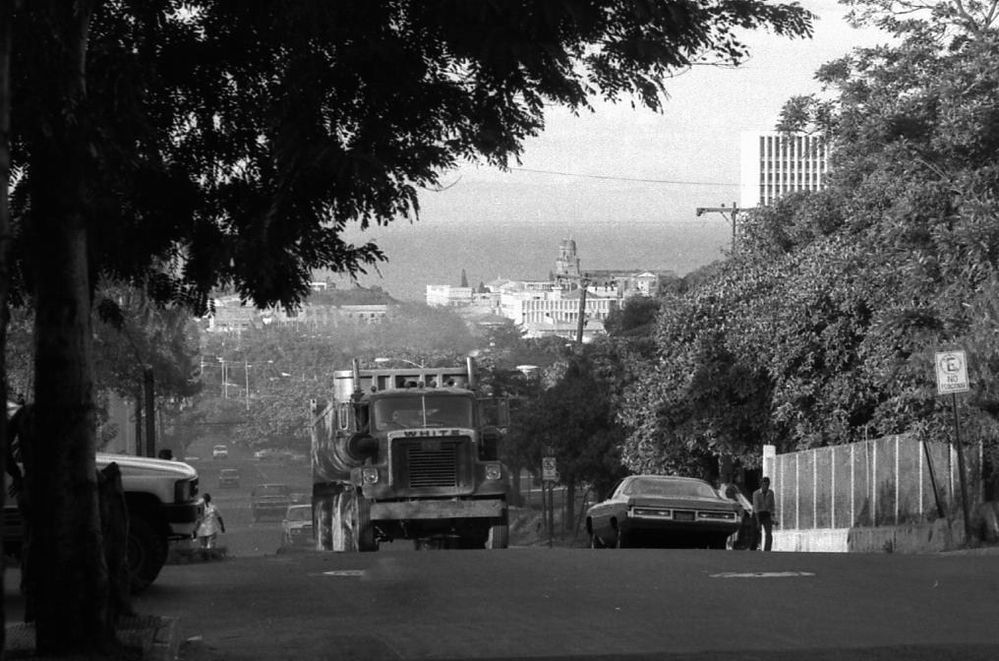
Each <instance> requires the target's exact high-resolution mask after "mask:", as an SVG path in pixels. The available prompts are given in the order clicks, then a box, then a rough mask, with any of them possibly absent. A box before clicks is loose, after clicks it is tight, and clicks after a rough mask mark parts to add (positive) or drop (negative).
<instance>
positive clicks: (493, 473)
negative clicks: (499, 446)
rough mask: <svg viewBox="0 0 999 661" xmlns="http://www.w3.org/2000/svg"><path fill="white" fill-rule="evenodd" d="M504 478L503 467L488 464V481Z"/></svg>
mask: <svg viewBox="0 0 999 661" xmlns="http://www.w3.org/2000/svg"><path fill="white" fill-rule="evenodd" d="M501 477H503V467H502V466H500V465H499V464H486V479H487V480H498V479H500V478H501Z"/></svg>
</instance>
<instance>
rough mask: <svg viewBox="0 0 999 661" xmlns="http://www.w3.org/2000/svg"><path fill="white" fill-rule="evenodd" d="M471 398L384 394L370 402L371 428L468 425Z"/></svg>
mask: <svg viewBox="0 0 999 661" xmlns="http://www.w3.org/2000/svg"><path fill="white" fill-rule="evenodd" d="M472 401H473V400H472V399H470V398H468V397H447V396H442V395H426V396H423V397H388V398H385V399H379V400H378V401H376V402H374V403H373V404H372V410H373V412H374V416H373V417H374V428H375V431H392V430H393V429H414V428H422V427H466V428H467V427H471V426H472V422H473V421H472Z"/></svg>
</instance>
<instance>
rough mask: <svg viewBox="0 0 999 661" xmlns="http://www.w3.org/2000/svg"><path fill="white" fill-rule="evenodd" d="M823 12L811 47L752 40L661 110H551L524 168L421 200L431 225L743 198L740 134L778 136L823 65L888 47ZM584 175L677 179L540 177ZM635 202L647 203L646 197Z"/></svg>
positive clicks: (671, 214)
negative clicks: (733, 62)
mask: <svg viewBox="0 0 999 661" xmlns="http://www.w3.org/2000/svg"><path fill="white" fill-rule="evenodd" d="M802 5H803V6H804V7H805V8H807V9H809V10H810V11H812V12H813V13H815V14H817V15H818V16H819V19H818V20H817V21H816V22H815V33H814V37H813V38H812V39H797V40H790V39H784V38H779V37H776V36H774V35H771V34H766V33H752V34H750V35H749V37H748V39H747V42H748V43H749V45H750V47H751V53H752V55H751V59H749V60H748V61H747V62H746V64H745V65H743V66H741V67H738V68H732V69H726V68H717V67H696V68H694V69H693V70H691V71H689V72H687V73H684V74H681V75H679V76H677V77H675V78H673V79H672V80H670V81H668V82H667V85H666V87H667V90H668V92H669V94H670V99H669V100H668V102H667V103H666V105H665V109H664V112H663V113H662V114H655V113H652V112H650V111H646V110H633V109H632V108H631V106H630V104H629V103H627V102H622V103H619V104H617V105H610V104H599V105H598V106H597V111H596V112H595V113H592V114H591V113H584V114H583V115H581V116H580V117H573V116H572V115H571V114H570V113H568V112H566V111H564V110H560V109H552V110H551V111H550V112H549V115H548V117H547V121H546V128H545V131H544V133H543V134H542V135H541V136H539V137H537V138H534V139H532V140H530V141H529V142H528V143H527V145H526V146H525V149H524V154H523V157H522V165H521V166H520V167H522V168H524V169H513V170H512V171H510V172H507V173H504V172H500V171H497V170H496V169H494V168H489V167H487V166H481V167H476V166H469V167H464V168H462V169H461V171H460V179H459V176H458V174H459V173H456V174H454V175H450V176H448V177H446V178H445V183H453V182H454V181H456V180H457V184H456V185H455V186H454V187H453V188H450V189H448V190H447V191H445V192H443V193H429V192H428V193H426V194H424V195H423V196H422V202H421V204H422V205H423V214H422V220H423V221H426V222H429V223H437V222H440V223H448V222H476V221H486V222H490V223H521V222H537V221H543V222H549V223H566V224H571V222H575V221H578V220H580V219H585V221H587V222H615V221H617V220H630V221H632V222H636V221H637V222H650V221H657V222H658V221H659V220H661V219H662V218H663V215H664V214H665V215H666V217H667V218H670V219H673V220H679V219H683V218H689V217H691V216H693V214H694V208H695V207H697V206H716V205H718V204H720V203H722V202H726V203H727V204H731V203H732V202H733V201H735V200H737V199H738V181H739V153H738V151H739V150H738V141H739V135H740V133H741V132H742V131H765V130H771V129H772V128H773V126H774V124H775V122H776V121H777V117H778V113H779V112H780V108H781V107H782V105H783V104H784V102H785V101H786V100H787V99H788V98H789V97H791V96H793V95H796V94H805V93H809V92H813V91H817V90H818V86H817V84H816V83H815V81H814V73H815V71H816V69H817V68H818V67H819V66H820V65H822V64H823V63H825V62H828V61H830V60H832V59H835V58H837V57H839V56H841V55H843V54H844V53H846V52H847V51H848V50H849V49H850V48H851V47H853V46H855V45H858V44H863V45H871V44H873V43H875V41H883V40H884V39H883V37H882V36H881V35H880V34H879V33H874V32H872V31H864V32H861V31H857V30H854V29H852V28H850V27H849V26H848V25H847V24H846V23H845V22H844V21H843V20H842V16H843V13H844V12H843V7H842V6H840V5H839V4H838V3H837V2H836V1H835V0H804V1H803V2H802ZM531 170H541V171H549V172H565V173H577V174H586V175H596V176H609V177H621V178H625V179H626V178H633V179H653V180H657V181H667V182H678V183H648V182H629V181H619V180H608V179H594V178H583V177H572V176H560V175H555V174H545V173H542V172H533V171H531ZM636 194H637V195H636Z"/></svg>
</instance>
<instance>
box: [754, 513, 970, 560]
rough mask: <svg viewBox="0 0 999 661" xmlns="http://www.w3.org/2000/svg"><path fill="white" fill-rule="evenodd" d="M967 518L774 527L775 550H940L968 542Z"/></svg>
mask: <svg viewBox="0 0 999 661" xmlns="http://www.w3.org/2000/svg"><path fill="white" fill-rule="evenodd" d="M964 541H965V539H964V521H963V520H962V519H960V518H956V519H953V520H951V521H950V523H948V522H947V520H945V519H937V520H936V521H933V522H931V523H919V524H910V525H901V526H881V527H877V528H828V529H817V530H780V529H777V530H774V546H773V549H774V550H775V551H808V552H824V553H937V552H940V551H948V550H952V549H956V548H959V547H961V546H962V545H963V544H964Z"/></svg>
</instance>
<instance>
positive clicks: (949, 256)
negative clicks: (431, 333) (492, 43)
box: [622, 3, 999, 471]
mask: <svg viewBox="0 0 999 661" xmlns="http://www.w3.org/2000/svg"><path fill="white" fill-rule="evenodd" d="M855 4H865V5H870V6H871V7H869V8H875V9H877V8H879V7H880V9H881V10H884V11H887V10H888V5H891V4H893V3H855ZM926 4H935V5H946V4H951V5H953V4H954V3H926ZM986 4H988V3H986ZM875 5H878V6H879V7H874V6H875ZM881 5H883V6H881ZM941 11H942V10H941ZM935 15H936V16H937V17H938V18H939V16H943V15H945V14H943V13H940V12H939V11H938V12H937V14H935ZM948 15H949V14H948ZM881 16H882V18H884V17H885V16H888V14H881ZM896 18H897V15H896ZM953 18H954V20H953V21H950V22H932V23H926V22H913V21H894V22H889V23H890V24H891V25H893V26H894V27H895V28H896V29H897V34H896V35H895V39H896V40H895V42H894V43H893V44H892V45H890V46H883V47H878V48H871V49H862V50H857V51H855V52H854V53H852V54H851V55H849V56H847V57H845V58H843V59H841V60H839V61H835V62H831V63H829V64H827V65H826V66H824V67H823V68H822V69H821V70H820V71H819V72H818V74H817V76H818V78H819V79H820V80H821V81H822V82H823V83H824V85H825V86H826V91H825V93H824V94H822V95H817V96H814V97H805V98H796V99H792V100H791V101H790V102H789V103H788V105H787V106H786V108H785V111H784V113H783V116H782V127H781V128H782V129H783V130H809V131H813V130H818V131H821V132H822V133H823V134H824V135H825V136H826V138H827V140H828V141H829V142H830V147H831V150H832V154H833V158H832V166H831V171H830V173H829V176H828V179H827V187H826V189H825V190H824V191H823V192H821V193H813V194H799V195H793V196H789V197H787V198H785V199H783V200H782V201H781V202H780V203H778V204H776V205H774V206H772V207H768V208H760V209H757V210H755V211H753V212H751V213H749V214H744V215H743V216H742V217H741V218H740V232H741V236H740V243H739V246H740V249H739V252H738V253H737V254H735V255H733V256H732V258H731V259H729V260H727V261H726V262H725V263H723V264H720V265H719V266H718V267H717V271H716V272H715V273H714V274H713V275H711V277H709V278H707V279H705V280H703V281H701V282H700V283H698V284H697V285H696V286H694V287H693V288H692V289H691V290H690V291H687V292H681V293H677V294H668V295H667V296H666V297H665V299H664V300H663V301H662V304H661V307H662V312H661V314H660V316H659V320H658V331H657V339H656V342H657V349H658V358H657V361H658V367H659V373H658V374H649V375H648V376H647V377H646V378H644V379H642V380H641V381H640V382H638V383H637V384H636V385H635V386H634V387H633V388H632V389H631V390H630V392H629V394H628V398H627V402H628V404H627V406H626V407H625V408H624V410H623V412H622V421H623V422H625V423H626V424H627V425H628V427H629V435H628V440H627V442H626V443H625V446H624V460H625V463H626V464H627V465H628V466H629V467H630V468H632V469H634V470H665V471H679V470H684V469H690V468H691V467H692V466H697V465H703V464H708V465H710V464H711V463H712V462H713V461H717V459H718V458H719V457H734V458H736V459H737V460H739V461H741V462H742V464H743V465H749V466H752V465H758V461H759V456H760V447H761V445H762V444H763V443H774V444H776V445H777V446H778V448H779V449H781V450H792V449H798V448H807V447H814V446H822V445H830V444H837V443H844V442H848V441H853V440H858V439H860V438H864V437H875V436H879V435H885V434H892V433H903V432H905V433H914V434H916V435H917V436H919V437H922V438H934V439H939V438H951V437H952V434H953V422H952V419H951V414H950V410H949V405H950V399H949V398H940V397H938V396H937V394H936V382H935V371H934V354H935V352H937V351H942V350H945V349H951V348H963V349H965V350H966V351H967V352H968V357H969V368H970V377H971V380H972V389H973V392H972V393H971V394H970V396H967V397H960V398H959V404H960V406H961V409H962V411H963V417H964V422H963V423H962V424H963V425H964V426H965V427H966V430H965V431H966V432H969V433H970V435H971V436H972V437H973V438H976V439H982V440H984V441H985V442H986V447H988V448H994V447H995V442H996V438H997V426H996V424H995V418H996V414H997V412H999V406H997V371H996V370H997V368H999V343H997V340H996V335H995V332H994V329H995V327H996V325H997V322H999V316H997V314H999V308H997V305H996V303H997V300H996V291H997V289H996V287H997V285H999V225H997V224H996V222H995V218H996V217H997V214H999V202H997V200H999V161H997V154H999V149H997V148H999V132H997V130H996V127H997V126H999V110H997V108H996V105H995V98H996V97H997V94H999V73H997V70H996V68H995V66H994V63H995V61H996V58H997V57H999V38H997V36H996V34H995V33H994V31H991V30H973V29H970V28H966V26H965V20H964V18H962V17H961V16H958V15H954V16H953ZM991 451H992V452H994V449H992V450H991Z"/></svg>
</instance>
